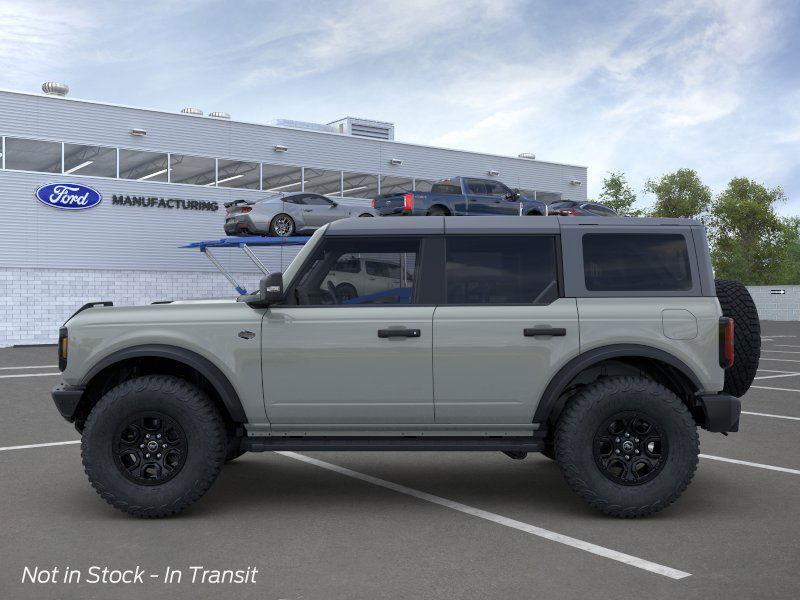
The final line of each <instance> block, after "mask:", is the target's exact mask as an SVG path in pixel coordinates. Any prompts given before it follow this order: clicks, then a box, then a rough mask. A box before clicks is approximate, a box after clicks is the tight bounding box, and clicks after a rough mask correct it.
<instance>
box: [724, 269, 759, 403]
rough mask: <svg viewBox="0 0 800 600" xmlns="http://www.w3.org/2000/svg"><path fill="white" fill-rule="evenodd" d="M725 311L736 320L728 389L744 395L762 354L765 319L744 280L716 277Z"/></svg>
mask: <svg viewBox="0 0 800 600" xmlns="http://www.w3.org/2000/svg"><path fill="white" fill-rule="evenodd" d="M714 284H715V285H716V288H717V299H718V300H719V304H720V306H721V307H722V314H723V315H724V316H726V317H730V318H732V319H733V320H734V329H733V366H732V367H731V368H729V369H726V370H725V387H724V388H723V389H724V391H726V392H728V393H729V394H732V395H734V396H736V397H737V398H738V397H740V396H744V394H745V392H746V391H747V390H749V389H750V385H751V384H752V383H753V379H754V378H755V376H756V370H757V369H758V361H759V359H760V358H761V323H760V322H759V320H758V311H757V310H756V304H755V302H753V298H752V297H751V296H750V292H748V291H747V288H746V287H745V286H744V284H743V283H741V282H740V281H733V280H731V279H715V280H714Z"/></svg>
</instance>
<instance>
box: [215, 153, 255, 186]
mask: <svg viewBox="0 0 800 600" xmlns="http://www.w3.org/2000/svg"><path fill="white" fill-rule="evenodd" d="M217 169H218V170H217V185H218V186H219V187H229V188H244V189H248V190H257V189H259V185H260V182H259V178H260V177H261V173H260V165H259V164H258V163H254V162H241V161H238V160H223V159H219V162H218V165H217Z"/></svg>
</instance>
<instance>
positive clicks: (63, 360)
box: [58, 327, 69, 371]
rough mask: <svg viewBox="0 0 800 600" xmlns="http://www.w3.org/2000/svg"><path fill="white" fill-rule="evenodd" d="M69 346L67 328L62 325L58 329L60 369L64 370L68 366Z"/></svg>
mask: <svg viewBox="0 0 800 600" xmlns="http://www.w3.org/2000/svg"><path fill="white" fill-rule="evenodd" d="M68 346H69V338H68V337H67V328H66V327H62V328H61V329H59V330H58V370H59V371H63V370H64V369H66V368H67V350H68Z"/></svg>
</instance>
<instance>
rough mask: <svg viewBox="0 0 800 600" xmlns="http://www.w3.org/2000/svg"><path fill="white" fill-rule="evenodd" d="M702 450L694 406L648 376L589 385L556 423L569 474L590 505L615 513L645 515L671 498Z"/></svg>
mask: <svg viewBox="0 0 800 600" xmlns="http://www.w3.org/2000/svg"><path fill="white" fill-rule="evenodd" d="M698 453H699V441H698V436H697V426H696V424H695V422H694V420H693V419H692V416H691V414H690V413H689V410H688V409H687V408H686V406H685V405H684V404H683V402H681V400H680V399H679V398H678V397H677V396H676V395H675V394H674V393H672V392H671V391H670V390H668V389H667V388H665V387H664V386H662V385H660V384H659V383H656V382H655V381H653V380H651V379H648V378H646V377H609V378H607V379H604V380H602V381H597V382H595V383H593V384H591V385H588V386H586V387H585V388H584V389H583V390H582V391H581V392H580V393H578V394H577V395H576V396H575V397H574V398H573V399H572V400H571V401H570V402H569V403H568V404H567V405H566V407H565V408H564V411H563V412H562V414H561V417H560V418H559V421H558V425H557V429H556V439H555V456H556V461H557V462H558V465H559V467H560V469H561V473H562V475H563V476H564V479H565V480H566V481H567V483H568V484H569V485H570V487H572V489H573V490H574V491H575V492H576V493H577V494H578V495H579V496H581V497H582V498H583V499H584V500H586V501H587V502H588V503H589V504H590V505H591V506H592V507H594V508H596V509H598V510H600V511H602V512H604V513H606V514H607V515H612V516H615V517H628V518H630V517H643V516H647V515H650V514H653V513H655V512H658V511H660V510H662V509H663V508H665V507H667V506H668V505H669V504H671V503H672V502H674V501H675V500H676V499H677V498H678V497H679V496H680V495H681V493H683V491H684V490H685V489H686V487H687V486H688V485H689V482H690V481H691V480H692V477H693V476H694V472H695V469H696V468H697V462H698Z"/></svg>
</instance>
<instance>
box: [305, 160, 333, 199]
mask: <svg viewBox="0 0 800 600" xmlns="http://www.w3.org/2000/svg"><path fill="white" fill-rule="evenodd" d="M304 171H305V185H304V188H303V189H304V190H305V191H306V192H313V193H315V194H322V195H323V196H341V195H342V172H341V171H326V170H325V169H311V168H309V167H306V168H305V169H304Z"/></svg>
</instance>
